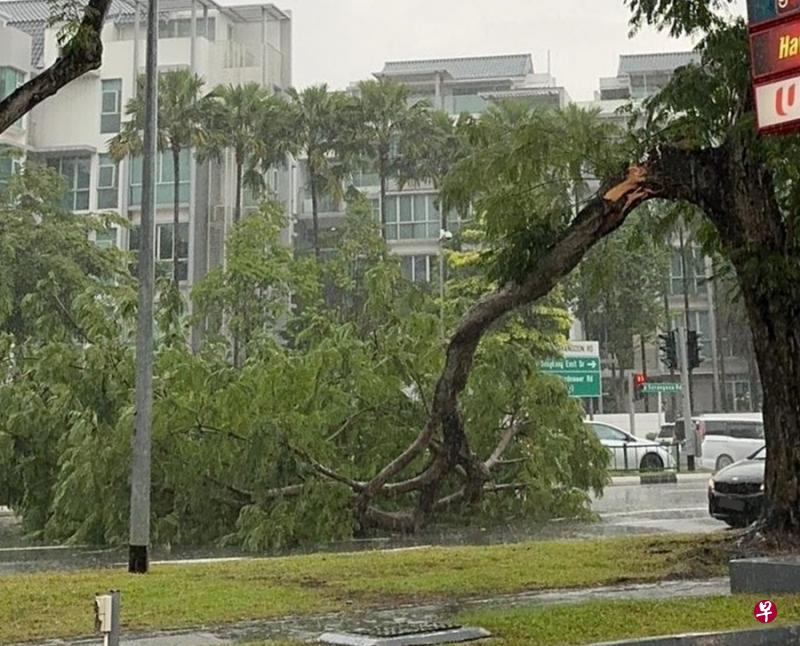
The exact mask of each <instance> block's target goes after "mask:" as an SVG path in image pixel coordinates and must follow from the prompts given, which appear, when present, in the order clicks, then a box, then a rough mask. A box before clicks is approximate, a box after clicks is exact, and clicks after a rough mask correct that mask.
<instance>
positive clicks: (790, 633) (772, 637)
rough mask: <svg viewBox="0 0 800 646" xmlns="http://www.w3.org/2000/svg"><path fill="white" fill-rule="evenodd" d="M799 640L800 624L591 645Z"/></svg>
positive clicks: (700, 645) (717, 645)
mask: <svg viewBox="0 0 800 646" xmlns="http://www.w3.org/2000/svg"><path fill="white" fill-rule="evenodd" d="M798 641H800V625H793V626H785V627H783V628H760V629H759V628H756V629H753V630H742V631H734V632H722V633H693V634H687V635H671V636H669V637H646V638H644V639H630V640H623V641H617V642H601V643H596V644H592V645H591V646H786V644H797V643H798Z"/></svg>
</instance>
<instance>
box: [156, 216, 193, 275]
mask: <svg viewBox="0 0 800 646" xmlns="http://www.w3.org/2000/svg"><path fill="white" fill-rule="evenodd" d="M173 228H174V227H173V225H172V224H159V225H157V226H156V260H157V261H158V262H157V268H158V272H159V274H162V275H164V276H172V252H173V249H174V247H173V245H174V237H173V235H172V232H173ZM188 276H189V225H188V223H186V222H182V223H181V224H179V225H178V279H179V280H186V279H187V278H188Z"/></svg>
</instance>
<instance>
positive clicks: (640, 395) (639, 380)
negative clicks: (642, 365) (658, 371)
mask: <svg viewBox="0 0 800 646" xmlns="http://www.w3.org/2000/svg"><path fill="white" fill-rule="evenodd" d="M646 383H647V375H646V374H644V373H643V372H637V373H636V374H635V375H633V398H634V399H635V400H636V401H639V400H640V399H644V392H642V391H643V389H644V385H645V384H646Z"/></svg>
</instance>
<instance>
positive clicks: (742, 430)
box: [728, 422, 764, 440]
mask: <svg viewBox="0 0 800 646" xmlns="http://www.w3.org/2000/svg"><path fill="white" fill-rule="evenodd" d="M728 434H729V435H730V436H731V437H734V438H738V439H740V440H763V439H764V426H763V425H762V424H759V423H758V422H728Z"/></svg>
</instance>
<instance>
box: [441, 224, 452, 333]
mask: <svg viewBox="0 0 800 646" xmlns="http://www.w3.org/2000/svg"><path fill="white" fill-rule="evenodd" d="M452 239H453V234H452V233H451V232H450V231H447V230H446V229H441V230H440V231H439V327H440V331H441V334H442V342H444V340H445V335H444V247H445V244H446V243H447V242H449V241H450V240H452Z"/></svg>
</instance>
